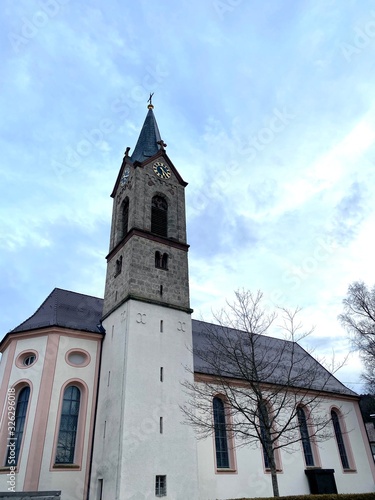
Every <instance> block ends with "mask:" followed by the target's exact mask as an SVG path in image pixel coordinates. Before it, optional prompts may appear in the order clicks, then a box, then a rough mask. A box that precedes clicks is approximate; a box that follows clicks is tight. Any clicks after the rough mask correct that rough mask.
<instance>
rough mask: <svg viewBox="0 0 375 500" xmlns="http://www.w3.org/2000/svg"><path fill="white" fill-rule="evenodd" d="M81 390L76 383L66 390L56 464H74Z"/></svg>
mask: <svg viewBox="0 0 375 500" xmlns="http://www.w3.org/2000/svg"><path fill="white" fill-rule="evenodd" d="M80 402H81V391H80V390H79V388H78V387H77V386H75V385H70V386H68V387H67V388H66V389H65V391H64V398H63V402H62V409H61V418H60V429H59V437H58V441H57V449H56V460H55V463H56V464H73V463H74V451H75V446H76V436H77V429H78V415H79V407H80Z"/></svg>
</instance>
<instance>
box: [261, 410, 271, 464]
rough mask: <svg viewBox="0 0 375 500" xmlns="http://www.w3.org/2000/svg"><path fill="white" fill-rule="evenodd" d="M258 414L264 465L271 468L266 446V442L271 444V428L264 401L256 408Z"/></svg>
mask: <svg viewBox="0 0 375 500" xmlns="http://www.w3.org/2000/svg"><path fill="white" fill-rule="evenodd" d="M258 415H259V427H260V434H261V436H262V448H263V458H264V466H265V468H266V469H270V468H271V462H270V457H269V454H268V453H267V450H266V446H267V442H268V444H269V446H270V447H271V446H272V443H271V442H270V441H271V429H270V419H269V415H268V408H267V405H266V404H265V403H261V404H260V405H259V409H258Z"/></svg>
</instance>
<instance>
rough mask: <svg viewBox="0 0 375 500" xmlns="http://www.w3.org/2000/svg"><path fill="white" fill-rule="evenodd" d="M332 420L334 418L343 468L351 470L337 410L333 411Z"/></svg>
mask: <svg viewBox="0 0 375 500" xmlns="http://www.w3.org/2000/svg"><path fill="white" fill-rule="evenodd" d="M331 418H332V423H333V428H334V429H335V436H336V441H337V446H338V449H339V453H340V458H341V463H342V466H343V468H344V469H350V465H349V460H348V455H347V453H346V449H345V443H344V437H343V434H342V430H341V426H340V418H339V415H338V413H337V412H336V411H335V410H332V411H331Z"/></svg>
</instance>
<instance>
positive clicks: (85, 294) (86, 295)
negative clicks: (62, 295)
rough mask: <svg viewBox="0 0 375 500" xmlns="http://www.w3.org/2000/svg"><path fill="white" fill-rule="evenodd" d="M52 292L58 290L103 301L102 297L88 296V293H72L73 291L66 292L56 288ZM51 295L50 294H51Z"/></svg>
mask: <svg viewBox="0 0 375 500" xmlns="http://www.w3.org/2000/svg"><path fill="white" fill-rule="evenodd" d="M53 290H60V291H62V292H67V293H72V294H73V293H74V294H75V295H81V296H82V297H91V298H93V299H98V300H104V299H103V298H102V297H97V296H96V295H90V294H88V293H81V292H74V291H73V290H67V289H66V288H59V287H56V288H54V289H53ZM51 293H52V292H51Z"/></svg>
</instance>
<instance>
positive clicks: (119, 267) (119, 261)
mask: <svg viewBox="0 0 375 500" xmlns="http://www.w3.org/2000/svg"><path fill="white" fill-rule="evenodd" d="M121 271H122V255H120V257H119V258H118V259H117V260H116V269H115V276H117V275H118V274H120V273H121Z"/></svg>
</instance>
